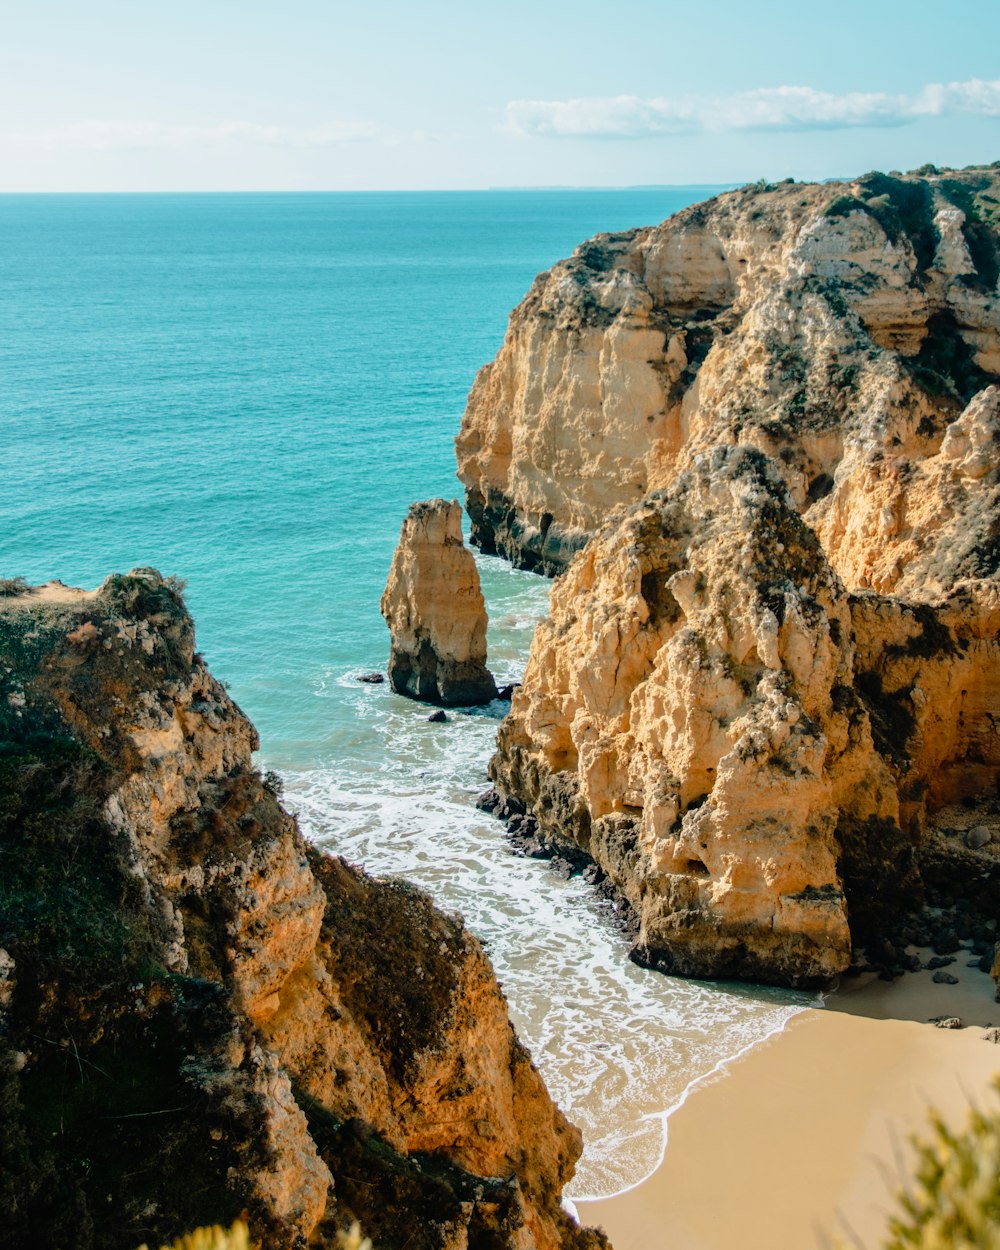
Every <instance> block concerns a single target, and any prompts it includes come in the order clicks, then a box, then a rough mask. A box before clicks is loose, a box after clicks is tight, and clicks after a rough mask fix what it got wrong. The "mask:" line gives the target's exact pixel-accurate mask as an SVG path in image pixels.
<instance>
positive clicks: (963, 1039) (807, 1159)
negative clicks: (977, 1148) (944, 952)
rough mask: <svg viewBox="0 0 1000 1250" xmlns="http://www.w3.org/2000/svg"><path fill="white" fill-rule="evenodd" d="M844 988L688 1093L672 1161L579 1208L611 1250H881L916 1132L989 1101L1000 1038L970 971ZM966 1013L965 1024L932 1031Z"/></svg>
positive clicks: (996, 1009)
mask: <svg viewBox="0 0 1000 1250" xmlns="http://www.w3.org/2000/svg"><path fill="white" fill-rule="evenodd" d="M965 962H966V960H965V952H961V954H960V957H959V959H958V960H957V961H956V963H955V964H953V965H952V966H951V967H950V968H949V969H948V971H949V972H951V973H953V974H954V975H956V976H958V977H959V979H960V983H959V984H958V985H941V984H935V983H934V982H933V980H932V973H931V972H929V971H923V972H918V973H910V974H907V975H906V976H904V977H901V978H899V979H898V980H897V981H895V982H892V983H886V982H884V981H879V980H878V979H875V978H870V977H862V978H857V979H856V980H852V981H845V983H844V987H843V988H842V989H840V990H838V991H837V992H836V993H834V994H831V995H830V996H829V997H828V998H827V1000H826V1004H825V1006H824V1007H823V1008H821V1009H808V1010H806V1011H804V1012H803V1013H802V1014H801V1015H799V1016H796V1017H795V1018H794V1019H793V1020H792V1021H791V1023H790V1025H789V1026H788V1028H787V1029H786V1030H785V1031H784V1032H783V1033H781V1034H778V1035H776V1036H775V1037H773V1038H772V1039H770V1041H768V1042H767V1043H765V1044H764V1045H762V1046H761V1047H759V1048H757V1049H756V1050H754V1051H752V1052H751V1053H750V1054H748V1055H746V1056H744V1057H743V1058H741V1059H739V1060H737V1061H735V1062H734V1063H733V1064H731V1065H729V1066H728V1067H726V1068H725V1069H723V1070H722V1071H721V1072H720V1073H719V1074H718V1075H717V1076H716V1077H714V1078H713V1079H712V1080H711V1081H710V1082H708V1083H706V1084H704V1085H702V1086H700V1087H698V1088H696V1089H695V1090H693V1091H692V1092H691V1094H690V1095H689V1097H688V1098H687V1100H686V1101H685V1103H684V1104H683V1105H682V1106H681V1107H680V1108H679V1109H678V1110H677V1111H676V1112H675V1113H674V1114H673V1115H672V1116H671V1117H670V1120H669V1122H668V1142H667V1149H666V1154H665V1156H664V1159H663V1162H662V1164H661V1166H660V1167H659V1169H658V1170H657V1171H656V1172H655V1173H654V1175H653V1176H651V1177H649V1178H648V1179H647V1180H646V1181H644V1182H643V1183H642V1184H640V1185H638V1186H636V1188H634V1189H632V1190H630V1191H629V1192H627V1193H625V1194H622V1195H619V1196H618V1197H615V1198H611V1199H606V1200H603V1201H600V1202H581V1203H579V1204H578V1205H579V1215H580V1218H581V1220H582V1221H583V1222H584V1223H587V1224H600V1225H602V1226H603V1227H604V1228H605V1230H606V1231H607V1233H608V1234H609V1236H610V1238H611V1241H612V1244H613V1245H614V1246H615V1250H660V1248H661V1247H663V1250H732V1248H733V1247H734V1246H738V1247H740V1250H813V1248H816V1250H821V1248H825V1247H829V1246H831V1245H832V1244H833V1243H834V1242H835V1241H836V1240H837V1239H838V1238H839V1239H841V1240H842V1241H843V1242H844V1243H845V1244H846V1245H848V1246H852V1245H855V1246H864V1247H866V1248H874V1247H877V1246H879V1245H880V1244H881V1242H882V1239H883V1234H884V1232H885V1228H886V1215H887V1212H888V1211H889V1210H890V1209H891V1208H892V1199H893V1195H894V1194H895V1193H896V1192H897V1191H898V1190H899V1188H900V1185H901V1179H902V1177H903V1176H905V1175H906V1170H907V1164H908V1161H909V1159H910V1158H911V1155H910V1147H909V1145H908V1142H909V1139H910V1137H911V1135H912V1134H914V1133H917V1132H922V1131H923V1130H924V1129H925V1128H926V1125H927V1110H928V1108H929V1107H931V1106H933V1107H936V1108H937V1109H938V1110H939V1111H941V1113H942V1114H943V1115H944V1117H945V1119H946V1120H947V1121H948V1122H949V1123H951V1124H953V1125H956V1126H960V1125H961V1124H962V1123H963V1122H964V1119H965V1113H966V1108H967V1107H968V1103H969V1100H970V1099H972V1100H978V1101H981V1102H982V1101H986V1100H988V1099H989V1098H990V1097H991V1096H992V1095H991V1092H990V1083H991V1081H992V1079H993V1076H994V1074H996V1073H998V1072H1000V1047H997V1046H996V1045H994V1044H993V1043H992V1042H990V1041H987V1040H985V1039H984V1032H985V1026H987V1025H989V1024H1000V1004H998V1003H996V1002H995V1001H994V986H993V982H992V981H991V980H990V978H989V977H988V976H986V975H985V974H983V973H981V972H979V971H977V970H975V969H969V968H966V967H965V966H964V964H965ZM937 1016H959V1017H961V1019H962V1020H963V1023H964V1025H965V1027H964V1028H961V1029H942V1028H935V1027H934V1025H933V1024H931V1023H928V1021H929V1020H930V1019H931V1018H933V1017H937Z"/></svg>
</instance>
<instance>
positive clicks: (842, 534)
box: [457, 169, 1000, 984]
mask: <svg viewBox="0 0 1000 1250" xmlns="http://www.w3.org/2000/svg"><path fill="white" fill-rule="evenodd" d="M998 190H1000V174H998V173H997V171H996V170H993V169H989V170H966V171H959V172H956V173H951V172H946V173H944V174H941V175H938V176H934V177H928V178H918V177H915V176H907V177H886V176H883V175H868V176H866V177H865V178H863V179H860V180H858V181H857V182H855V183H851V184H826V185H823V186H798V185H794V184H781V185H779V186H778V187H771V188H765V189H763V190H761V189H759V188H746V189H745V190H743V191H741V192H733V193H731V194H727V195H723V196H720V197H718V198H717V199H715V200H711V201H709V202H707V203H706V204H703V205H698V206H695V207H694V208H691V209H686V210H684V211H683V212H681V213H679V214H677V216H676V217H674V218H671V219H670V220H669V221H667V222H665V223H664V224H663V225H661V226H659V227H656V228H652V229H645V230H637V231H630V232H626V233H624V234H621V235H612V236H599V237H598V238H596V239H594V240H591V241H590V242H588V243H586V244H584V245H582V246H581V247H580V248H578V249H577V251H576V252H575V253H574V255H573V257H572V258H571V259H570V260H568V261H565V262H561V263H560V264H559V265H557V266H555V268H554V269H552V270H551V271H550V272H549V273H548V274H543V275H542V276H541V277H540V278H539V279H537V280H536V283H535V285H534V286H533V288H532V290H531V292H530V294H529V295H528V297H527V298H526V300H525V301H524V303H523V304H522V305H521V306H520V308H518V309H517V310H516V311H515V312H514V314H513V315H512V317H511V322H510V327H509V330H508V334H507V338H506V340H505V343H504V346H503V348H502V349H501V352H500V353H499V355H498V357H497V359H496V361H495V362H494V363H493V364H492V365H490V366H487V367H486V368H485V369H484V370H482V371H481V373H480V375H479V377H478V378H477V381H476V384H475V386H474V388H473V391H472V394H471V395H470V398H469V406H468V409H467V411H466V415H465V419H464V421H463V426H462V432H461V434H460V435H459V438H458V441H457V448H458V459H459V472H460V476H462V478H463V480H464V481H465V482H466V486H467V499H468V507H469V511H470V514H471V516H472V518H473V537H474V541H478V542H479V543H480V544H481V545H482V546H483V547H484V548H486V549H487V550H497V551H500V552H502V553H504V554H506V555H507V556H508V557H509V558H511V559H512V560H514V561H515V562H516V563H518V564H521V565H524V566H527V567H534V568H541V569H545V570H547V571H549V572H561V573H562V575H561V577H560V578H559V580H558V581H557V583H556V586H555V587H554V589H553V595H552V603H551V613H550V617H549V620H548V621H546V622H544V623H543V624H542V625H541V626H540V627H539V629H538V632H537V634H536V637H535V640H534V643H533V647H532V653H531V659H530V661H529V665H528V670H527V672H526V674H525V678H524V684H523V687H522V689H521V690H520V692H518V694H516V695H515V698H514V701H513V704H512V708H511V713H510V716H509V717H508V719H507V721H505V723H504V725H503V726H502V728H501V731H500V736H499V742H498V752H497V756H496V757H495V759H494V762H493V765H492V771H493V774H494V776H495V779H496V781H497V784H498V788H499V789H500V790H501V791H502V792H504V793H505V794H506V795H509V796H511V797H515V798H518V799H520V800H521V801H524V802H526V803H528V804H529V806H530V807H531V808H532V810H533V811H534V814H535V815H536V816H537V817H538V819H539V821H540V823H541V825H542V827H543V830H544V831H545V832H546V834H547V835H548V836H549V837H550V838H551V839H552V840H554V841H556V842H558V841H560V840H562V841H563V842H571V843H575V844H576V845H577V846H580V847H582V849H584V850H585V851H587V852H588V853H589V854H590V855H592V856H593V857H594V858H595V859H596V860H597V861H598V862H599V863H600V864H601V866H602V867H604V868H605V869H606V871H607V872H608V873H609V875H610V876H611V877H612V879H613V880H614V881H615V883H616V884H617V885H618V886H619V888H620V889H621V890H622V891H623V892H624V894H625V895H626V896H627V898H628V899H629V901H630V902H631V904H632V906H633V908H634V909H635V911H636V913H637V915H638V918H639V921H640V926H641V927H640V934H639V939H638V943H637V947H636V951H635V955H636V957H637V958H639V959H642V960H646V961H649V962H654V963H657V964H658V965H660V966H662V967H664V968H667V969H669V970H674V971H679V972H683V973H687V974H690V975H710V976H740V977H747V978H749V979H754V980H773V981H779V982H784V983H791V984H813V983H822V982H828V981H830V980H832V979H833V978H835V976H836V975H837V974H838V973H839V972H840V971H842V970H843V969H844V968H845V967H846V966H847V963H848V961H849V958H850V952H851V946H852V942H854V943H857V942H858V941H859V940H860V941H864V940H866V938H870V937H872V936H876V935H877V934H878V933H879V932H880V931H882V930H881V926H883V925H886V924H888V923H891V918H892V916H893V914H895V913H897V912H899V911H901V910H905V909H906V908H908V907H912V906H915V905H916V904H918V903H919V901H920V897H921V886H922V881H923V880H927V881H930V880H931V879H932V878H934V879H937V877H940V876H941V874H942V873H943V874H944V877H948V876H949V874H948V872H947V871H946V870H945V868H944V866H943V865H944V864H945V862H946V861H947V860H948V855H949V852H948V851H947V847H946V841H945V842H942V841H941V837H940V836H939V834H940V826H941V821H942V819H943V818H942V816H941V813H943V812H946V811H948V810H950V809H951V807H952V806H954V805H955V804H960V805H963V808H964V810H969V809H971V808H975V809H976V812H977V813H978V815H977V820H981V821H985V822H987V824H988V825H989V826H990V827H991V828H992V826H994V825H997V824H998V823H1000V822H998V821H997V817H996V813H994V812H993V810H992V807H991V804H992V802H993V798H994V795H995V790H996V784H997V778H998V775H1000V737H998V735H997V733H996V729H995V714H996V713H995V709H996V707H997V706H998V704H997V698H998V696H1000V646H998V625H1000V618H998V616H997V602H998V598H997V596H998V592H1000V583H998V568H1000V546H998V544H997V534H998V533H1000V387H998V386H997V384H996V383H997V382H998V381H1000V299H998V293H997V276H998V272H1000V238H998V234H997V230H996V227H995V225H993V224H990V223H991V221H992V218H993V216H994V207H993V206H994V205H995V203H996V202H997V201H996V199H995V198H993V197H994V196H995V194H996V193H997V192H998ZM574 552H576V553H577V554H575V556H574ZM948 827H949V828H952V827H953V826H948ZM991 846H993V847H995V842H994V841H993V839H992V837H991V838H990V839H987V840H986V841H985V842H983V844H982V845H981V846H980V847H978V848H974V850H973V851H969V850H968V849H967V848H966V849H964V850H963V851H962V856H965V857H966V858H967V856H968V855H973V858H974V859H975V867H974V868H973V869H971V871H974V872H976V873H979V874H981V875H982V879H983V880H986V879H987V878H989V879H990V880H995V879H996V877H997V865H996V862H995V860H996V851H995V849H994V850H990V847H991ZM977 856H978V858H976V857H977ZM952 860H953V862H954V863H957V862H958V861H957V860H954V857H952ZM962 862H963V864H965V867H963V868H962V871H963V872H964V871H967V870H969V869H968V864H966V861H965V859H963V860H962ZM971 862H972V861H969V863H971ZM935 874H936V876H935ZM953 875H954V874H952V876H953ZM953 886H954V881H953V880H952V879H951V878H950V877H949V885H948V889H951V890H952V893H954V890H953V889H952V887H953ZM991 888H993V887H991Z"/></svg>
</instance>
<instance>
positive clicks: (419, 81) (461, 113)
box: [0, 0, 1000, 191]
mask: <svg viewBox="0 0 1000 1250" xmlns="http://www.w3.org/2000/svg"><path fill="white" fill-rule="evenodd" d="M997 159H1000V0H950V2H949V3H948V4H941V3H940V0H934V2H933V3H931V2H929V0H905V2H902V0H825V2H821V3H819V4H809V3H807V2H806V0H794V2H793V0H758V2H757V3H752V2H751V0H740V2H737V0H712V2H708V3H706V2H703V3H697V2H696V0H684V2H683V3H679V2H677V0H630V2H629V3H627V4H620V5H611V4H610V3H607V2H604V3H596V2H595V0H573V3H565V2H562V3H554V2H552V0H506V2H505V3H503V4H492V5H485V4H480V3H476V0H466V2H465V3H457V2H454V0H411V2H410V3H398V2H397V0H381V3H368V4H365V5H364V6H362V5H360V4H351V5H347V4H344V3H341V2H340V0H325V2H324V0H281V2H278V0H270V2H266V3H265V2H264V0H239V2H237V0H197V2H196V3H195V2H192V0H171V3H169V4H153V3H150V2H149V0H88V3H86V4H83V3H81V0H0V191H196V190H205V191H210V190H218V191H225V190H276V191H278V190H396V189H399V190H404V189H417V190H430V189H461V188H470V189H477V188H486V187H511V186H630V185H648V184H673V185H680V184H721V183H735V182H745V181H752V180H756V179H758V178H767V179H780V178H785V177H793V178H801V179H814V178H830V177H839V176H849V175H852V174H859V173H863V172H865V171H866V170H869V169H884V170H889V169H910V168H915V167H916V166H919V165H922V164H924V163H926V162H931V163H934V164H937V165H966V164H976V163H988V162H991V161H993V160H997Z"/></svg>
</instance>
